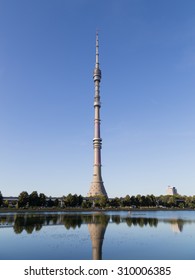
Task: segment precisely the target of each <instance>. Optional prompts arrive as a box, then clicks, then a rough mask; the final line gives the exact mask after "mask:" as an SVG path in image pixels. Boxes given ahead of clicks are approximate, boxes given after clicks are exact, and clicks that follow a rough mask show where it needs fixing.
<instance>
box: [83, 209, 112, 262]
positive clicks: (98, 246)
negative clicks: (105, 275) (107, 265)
mask: <svg viewBox="0 0 195 280" xmlns="http://www.w3.org/2000/svg"><path fill="white" fill-rule="evenodd" d="M108 222H109V216H106V215H99V214H98V215H93V216H92V222H91V223H89V224H88V229H89V233H90V237H91V242H92V259H93V260H101V259H102V246H103V240H104V234H105V231H106V228H107V225H108Z"/></svg>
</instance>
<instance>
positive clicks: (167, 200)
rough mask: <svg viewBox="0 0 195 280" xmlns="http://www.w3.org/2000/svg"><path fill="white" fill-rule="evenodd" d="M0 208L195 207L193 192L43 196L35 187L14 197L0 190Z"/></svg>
mask: <svg viewBox="0 0 195 280" xmlns="http://www.w3.org/2000/svg"><path fill="white" fill-rule="evenodd" d="M0 207H1V210H6V209H7V210H9V209H10V210H11V209H14V210H16V209H18V210H24V209H25V210H28V209H39V210H41V209H52V210H55V209H56V210H58V209H61V210H63V209H64V210H68V209H71V210H74V209H77V210H78V209H81V210H82V209H87V210H94V209H100V210H101V209H104V210H105V209H108V210H109V209H116V210H117V209H119V210H120V209H129V208H130V209H143V208H149V209H155V208H157V209H167V208H168V209H170V208H171V209H195V195H194V196H185V195H184V196H182V195H179V194H177V195H160V196H154V195H153V194H151V195H140V194H138V195H136V196H135V195H132V196H130V195H126V196H125V197H120V198H119V197H115V198H107V197H105V196H97V197H93V198H89V197H83V196H82V195H77V194H68V195H66V196H62V197H51V196H46V195H45V194H43V193H40V194H38V192H37V191H33V192H32V193H30V194H28V192H26V191H23V192H21V193H20V194H19V196H18V197H3V195H2V193H1V191H0Z"/></svg>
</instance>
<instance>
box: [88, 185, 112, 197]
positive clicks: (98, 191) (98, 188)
mask: <svg viewBox="0 0 195 280" xmlns="http://www.w3.org/2000/svg"><path fill="white" fill-rule="evenodd" d="M100 195H103V196H106V197H107V193H106V190H105V188H104V183H103V182H92V183H91V187H90V190H89V193H88V194H87V196H88V197H90V196H93V197H94V196H100Z"/></svg>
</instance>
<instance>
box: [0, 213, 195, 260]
mask: <svg viewBox="0 0 195 280" xmlns="http://www.w3.org/2000/svg"><path fill="white" fill-rule="evenodd" d="M0 259H1V260H16V259H18V260H22V259H24V260H25V259H26V260H33V259H34V260H39V259H40V260H50V259H51V260H90V259H94V260H98V259H104V260H106V259H107V260H114V259H115V260H152V259H155V260H171V259H175V260H190V259H191V260H194V259H195V211H132V212H126V211H120V212H105V213H98V212H89V213H86V212H85V213H84V212H82V213H75V212H74V213H46V212H45V213H25V214H19V213H0Z"/></svg>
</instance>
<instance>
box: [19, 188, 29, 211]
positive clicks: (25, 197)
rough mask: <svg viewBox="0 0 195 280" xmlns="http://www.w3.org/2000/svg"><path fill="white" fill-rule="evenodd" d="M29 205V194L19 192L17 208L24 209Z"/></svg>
mask: <svg viewBox="0 0 195 280" xmlns="http://www.w3.org/2000/svg"><path fill="white" fill-rule="evenodd" d="M28 204H29V194H28V193H27V192H25V191H24V192H21V193H20V195H19V197H18V207H25V206H28Z"/></svg>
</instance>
